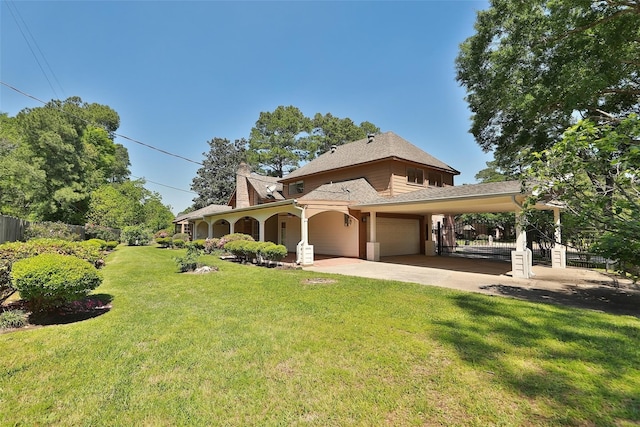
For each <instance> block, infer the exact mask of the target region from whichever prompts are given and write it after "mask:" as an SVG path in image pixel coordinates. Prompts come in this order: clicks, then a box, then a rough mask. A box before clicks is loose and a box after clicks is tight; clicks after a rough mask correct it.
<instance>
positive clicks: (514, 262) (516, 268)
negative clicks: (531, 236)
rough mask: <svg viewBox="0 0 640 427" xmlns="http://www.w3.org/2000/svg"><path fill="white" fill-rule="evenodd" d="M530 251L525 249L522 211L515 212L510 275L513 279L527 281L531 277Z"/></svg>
mask: <svg viewBox="0 0 640 427" xmlns="http://www.w3.org/2000/svg"><path fill="white" fill-rule="evenodd" d="M532 262H533V259H532V255H531V251H530V250H529V249H528V248H527V233H526V231H525V229H524V218H523V216H522V210H521V209H520V208H518V209H517V210H516V250H515V251H511V274H512V275H513V277H519V278H525V279H529V278H531V277H532V276H533V273H532V271H531V264H532Z"/></svg>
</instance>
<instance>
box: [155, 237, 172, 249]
mask: <svg viewBox="0 0 640 427" xmlns="http://www.w3.org/2000/svg"><path fill="white" fill-rule="evenodd" d="M155 240H156V243H157V244H159V245H160V247H162V248H168V247H170V246H171V244H172V243H173V239H172V238H171V237H156V239H155Z"/></svg>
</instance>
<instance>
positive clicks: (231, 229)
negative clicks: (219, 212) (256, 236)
mask: <svg viewBox="0 0 640 427" xmlns="http://www.w3.org/2000/svg"><path fill="white" fill-rule="evenodd" d="M235 230H236V223H235V221H231V220H229V234H233V233H235V232H236V231H235Z"/></svg>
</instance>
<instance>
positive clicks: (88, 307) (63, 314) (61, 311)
mask: <svg viewBox="0 0 640 427" xmlns="http://www.w3.org/2000/svg"><path fill="white" fill-rule="evenodd" d="M111 300H112V297H111V296H110V295H104V294H98V295H90V296H88V297H86V298H84V299H82V300H79V301H74V302H72V303H68V304H65V305H64V306H62V307H60V308H58V309H57V310H55V311H52V312H46V313H40V312H31V311H30V308H29V307H28V305H27V304H26V303H25V302H24V301H22V300H18V301H13V302H10V303H6V304H3V305H2V311H8V310H22V311H24V312H25V313H27V314H28V316H29V317H28V324H27V325H26V326H24V327H22V328H16V329H0V333H5V332H13V331H19V330H23V329H33V328H36V327H41V326H48V325H64V324H67V323H74V322H80V321H82V320H87V319H92V318H94V317H98V316H101V315H103V314H104V313H107V312H108V311H109V310H111V308H112V305H111Z"/></svg>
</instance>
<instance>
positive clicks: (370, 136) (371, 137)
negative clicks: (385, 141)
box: [367, 133, 376, 142]
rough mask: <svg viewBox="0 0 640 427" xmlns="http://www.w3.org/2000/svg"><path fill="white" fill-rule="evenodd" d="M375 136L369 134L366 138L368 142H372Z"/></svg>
mask: <svg viewBox="0 0 640 427" xmlns="http://www.w3.org/2000/svg"><path fill="white" fill-rule="evenodd" d="M375 137H376V136H375V134H373V133H370V134H369V135H367V138H369V142H373V140H374V139H375Z"/></svg>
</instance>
